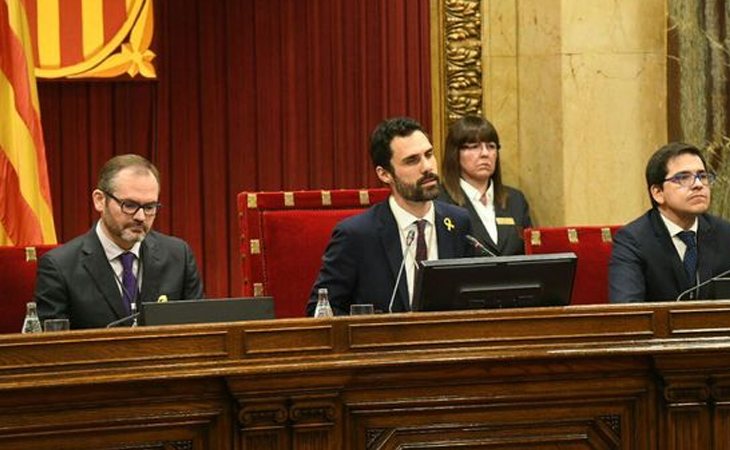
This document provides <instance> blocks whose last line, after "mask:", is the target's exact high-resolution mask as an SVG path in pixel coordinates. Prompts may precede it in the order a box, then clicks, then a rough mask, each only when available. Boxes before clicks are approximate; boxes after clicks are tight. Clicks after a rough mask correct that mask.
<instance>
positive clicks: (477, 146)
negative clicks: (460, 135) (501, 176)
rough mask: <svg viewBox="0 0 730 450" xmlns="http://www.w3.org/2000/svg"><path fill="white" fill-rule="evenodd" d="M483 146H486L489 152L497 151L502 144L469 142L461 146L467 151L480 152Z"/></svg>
mask: <svg viewBox="0 0 730 450" xmlns="http://www.w3.org/2000/svg"><path fill="white" fill-rule="evenodd" d="M482 148H486V149H487V151H488V152H496V151H497V150H499V148H500V146H499V144H497V143H496V142H468V143H466V144H464V145H462V146H461V150H463V151H465V152H480V153H481V151H482Z"/></svg>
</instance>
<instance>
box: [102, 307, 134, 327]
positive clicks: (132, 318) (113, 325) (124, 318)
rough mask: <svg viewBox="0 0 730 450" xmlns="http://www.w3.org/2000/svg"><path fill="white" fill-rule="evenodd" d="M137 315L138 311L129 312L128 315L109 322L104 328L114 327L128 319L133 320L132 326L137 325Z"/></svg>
mask: <svg viewBox="0 0 730 450" xmlns="http://www.w3.org/2000/svg"><path fill="white" fill-rule="evenodd" d="M135 309H136V308H135ZM137 317H139V313H138V312H135V313H133V314H130V315H128V316H125V317H122V318H121V319H117V320H115V321H113V322H109V323H108V324H107V325H106V328H114V327H116V326H119V325H122V324H124V323H125V322H128V321H130V320H133V322H132V326H133V327H135V326H137Z"/></svg>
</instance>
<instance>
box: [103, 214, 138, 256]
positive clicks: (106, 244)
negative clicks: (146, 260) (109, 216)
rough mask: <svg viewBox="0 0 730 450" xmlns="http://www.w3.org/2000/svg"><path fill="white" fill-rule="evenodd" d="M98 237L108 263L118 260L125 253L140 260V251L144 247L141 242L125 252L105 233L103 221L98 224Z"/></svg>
mask: <svg viewBox="0 0 730 450" xmlns="http://www.w3.org/2000/svg"><path fill="white" fill-rule="evenodd" d="M96 236H97V237H98V238H99V241H100V242H101V246H102V248H103V249H104V254H105V255H106V259H107V260H108V261H113V260H114V259H116V258H118V257H119V255H121V254H122V253H125V252H130V253H133V254H134V256H135V257H137V259H139V249H140V246H141V245H142V244H141V243H140V242H136V243H135V244H134V245H133V246H132V248H131V249H129V250H124V249H123V248H121V247H120V246H118V245H117V244H116V243H115V242H114V241H112V240H111V239H109V237H108V236H107V235H106V233H104V230H102V229H101V220H99V221H97V222H96Z"/></svg>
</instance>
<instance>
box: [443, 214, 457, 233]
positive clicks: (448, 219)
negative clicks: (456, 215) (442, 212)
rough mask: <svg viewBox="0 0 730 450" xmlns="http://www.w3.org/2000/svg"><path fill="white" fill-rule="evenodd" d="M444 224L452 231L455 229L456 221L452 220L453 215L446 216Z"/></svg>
mask: <svg viewBox="0 0 730 450" xmlns="http://www.w3.org/2000/svg"><path fill="white" fill-rule="evenodd" d="M444 225H445V226H446V229H447V230H449V231H451V230H453V229H454V226H455V225H454V222H452V221H451V217H446V218H444Z"/></svg>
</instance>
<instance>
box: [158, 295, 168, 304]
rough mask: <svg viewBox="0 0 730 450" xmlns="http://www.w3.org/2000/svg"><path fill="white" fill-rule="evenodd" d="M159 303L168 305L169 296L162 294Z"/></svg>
mask: <svg viewBox="0 0 730 450" xmlns="http://www.w3.org/2000/svg"><path fill="white" fill-rule="evenodd" d="M157 303H167V295H165V294H162V295H160V296H159V297H157Z"/></svg>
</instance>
